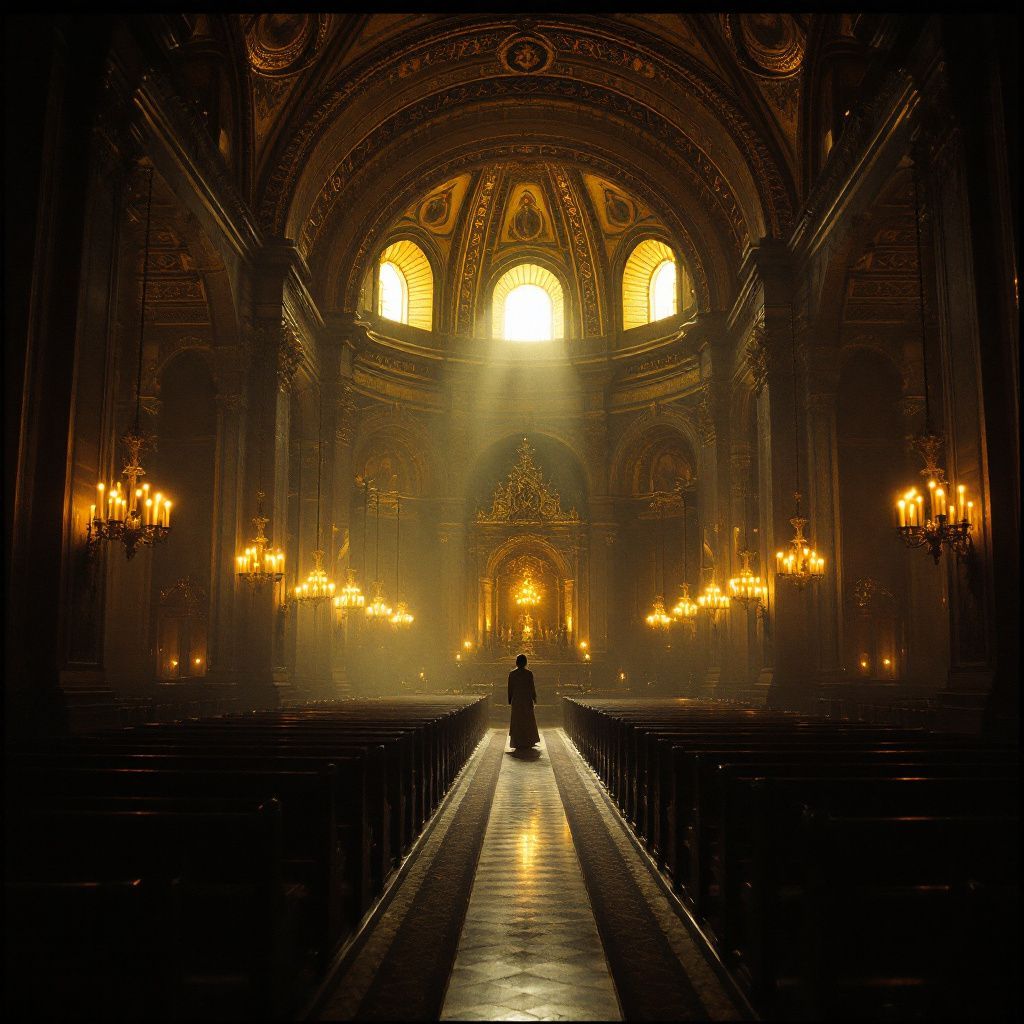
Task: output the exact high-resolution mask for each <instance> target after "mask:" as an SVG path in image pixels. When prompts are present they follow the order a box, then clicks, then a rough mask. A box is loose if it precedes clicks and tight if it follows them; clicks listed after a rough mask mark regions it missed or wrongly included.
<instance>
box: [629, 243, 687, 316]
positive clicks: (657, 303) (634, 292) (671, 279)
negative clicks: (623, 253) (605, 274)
mask: <svg viewBox="0 0 1024 1024" xmlns="http://www.w3.org/2000/svg"><path fill="white" fill-rule="evenodd" d="M680 274H681V268H680V266H679V263H678V261H677V260H676V254H675V253H674V252H673V251H672V250H671V249H670V248H669V247H668V246H667V245H666V244H665V243H664V242H660V241H658V240H657V239H655V238H645V239H644V240H643V241H642V242H640V243H639V244H638V245H637V247H636V248H635V249H634V250H633V251H632V253H630V256H629V259H628V260H626V265H625V267H623V270H622V329H623V330H625V331H628V330H630V328H633V327H641V326H643V325H644V324H649V323H653V322H654V321H655V320H663V319H664V318H665V317H667V316H673V315H675V314H676V313H678V312H679V292H680V288H679V283H680V282H679V281H678V280H677V279H678V277H679V276H680ZM685 283H686V277H685V274H684V275H683V284H684V285H685Z"/></svg>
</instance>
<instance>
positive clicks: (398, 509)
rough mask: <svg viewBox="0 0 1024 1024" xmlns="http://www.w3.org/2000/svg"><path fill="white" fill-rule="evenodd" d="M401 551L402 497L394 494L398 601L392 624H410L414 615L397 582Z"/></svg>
mask: <svg viewBox="0 0 1024 1024" xmlns="http://www.w3.org/2000/svg"><path fill="white" fill-rule="evenodd" d="M401 553H402V497H401V495H400V494H395V597H396V598H398V603H397V604H396V605H395V612H394V614H393V615H392V616H391V618H390V619H389V621H390V623H391V625H392V626H398V627H400V628H401V627H403V626H411V625H412V623H413V619H414V616H413V614H412V612H410V611H409V608H408V606H407V605H406V603H405V602H404V601H403V600H402V599H401V596H400V595H401V593H402V591H401V589H400V588H399V584H398V568H399V564H400V556H401Z"/></svg>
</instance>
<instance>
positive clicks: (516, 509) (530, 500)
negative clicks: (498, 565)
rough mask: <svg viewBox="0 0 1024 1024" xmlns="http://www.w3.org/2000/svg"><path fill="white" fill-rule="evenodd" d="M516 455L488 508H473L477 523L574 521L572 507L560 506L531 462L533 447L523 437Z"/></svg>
mask: <svg viewBox="0 0 1024 1024" xmlns="http://www.w3.org/2000/svg"><path fill="white" fill-rule="evenodd" d="M516 452H517V454H518V456H519V458H518V459H517V461H516V463H515V465H514V466H513V467H512V469H511V470H510V471H509V474H508V477H507V478H506V479H505V482H504V483H500V484H498V486H497V487H496V488H495V489H494V496H493V497H492V499H491V510H490V512H487V511H485V510H483V509H481V510H480V511H478V512H477V514H476V521H477V522H478V523H496V524H497V523H501V524H508V523H514V524H521V525H527V524H531V525H535V524H539V523H578V522H579V521H580V517H579V516H578V515H577V514H576V509H575V508H571V509H569V511H568V512H564V511H563V510H562V499H561V498H560V497H559V494H558V491H556V490H554V489H553V488H552V487H550V486H549V485H548V484H547V483H545V481H544V476H543V474H542V472H541V469H540V467H539V466H538V465H537V464H536V462H534V460H533V456H534V452H535V449H534V447H533V445H531V444H530V442H529V441H528V440H527V439H526V438H525V437H524V438H523V443H522V444H521V445H520V446H519V447H518V448H517V449H516Z"/></svg>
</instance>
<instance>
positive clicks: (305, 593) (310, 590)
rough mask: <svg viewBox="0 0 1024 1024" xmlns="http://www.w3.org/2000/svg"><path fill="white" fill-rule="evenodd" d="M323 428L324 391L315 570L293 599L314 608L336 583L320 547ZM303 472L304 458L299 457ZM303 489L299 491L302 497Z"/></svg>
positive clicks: (318, 438)
mask: <svg viewBox="0 0 1024 1024" xmlns="http://www.w3.org/2000/svg"><path fill="white" fill-rule="evenodd" d="M323 427H324V399H323V391H322V390H321V391H320V398H319V418H318V420H317V434H316V548H315V550H314V551H313V568H312V569H310V571H309V575H308V576H307V577H306V578H305V580H304V581H303V582H302V583H300V584H298V586H296V588H295V590H294V591H293V592H292V599H293V600H294V601H297V602H298V603H299V604H304V605H312V606H314V607H316V606H318V605H321V604H323V603H324V602H325V601H329V600H330V599H331V598H332V597H333V596H334V581H333V580H332V579H330V578H329V577H328V575H327V570H326V569H324V552H323V549H322V548H321V547H320V478H321V470H322V467H323V453H322V447H323ZM299 467H300V471H301V467H302V458H301V455H300V457H299ZM301 493H302V492H301V488H300V491H299V494H300V497H301Z"/></svg>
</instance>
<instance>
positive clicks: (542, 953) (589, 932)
mask: <svg viewBox="0 0 1024 1024" xmlns="http://www.w3.org/2000/svg"><path fill="white" fill-rule="evenodd" d="M542 737H543V734H542ZM538 1007H540V1008H541V1009H540V1010H538ZM540 1018H543V1019H547V1020H573V1019H575V1020H620V1019H621V1015H620V1012H619V1006H618V1000H617V999H616V996H615V989H614V985H613V983H612V979H611V975H610V973H609V971H608V964H607V961H606V959H605V956H604V951H603V948H602V946H601V940H600V937H599V936H598V933H597V926H596V924H595V922H594V915H593V912H592V910H591V908H590V900H589V898H588V896H587V891H586V886H585V885H584V882H583V876H582V874H581V872H580V867H579V861H578V860H577V857H576V851H575V848H574V847H573V843H572V834H571V832H570V831H569V827H568V823H567V821H566V818H565V811H564V810H563V808H562V803H561V798H560V796H559V793H558V788H557V786H556V784H555V779H554V775H553V774H552V772H551V766H550V763H549V762H548V759H547V755H546V751H545V748H544V746H543V738H542V745H541V757H540V758H538V759H537V760H536V761H519V760H517V759H515V758H512V757H509V758H506V760H505V761H504V762H503V764H502V768H501V774H500V775H499V777H498V788H497V791H496V792H495V796H494V804H493V806H492V808H491V816H490V820H489V821H488V824H487V832H486V833H485V836H484V844H483V849H482V850H481V853H480V860H479V862H478V865H477V871H476V877H475V879H474V883H473V892H472V896H471V898H470V903H469V909H468V910H467V913H466V920H465V924H464V926H463V930H462V934H461V936H460V939H459V948H458V953H457V956H456V961H455V969H454V970H453V972H452V977H451V980H450V983H449V986H448V994H447V997H446V999H445V1004H444V1010H443V1013H442V1019H446V1020H455V1019H463V1020H535V1019H540Z"/></svg>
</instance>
